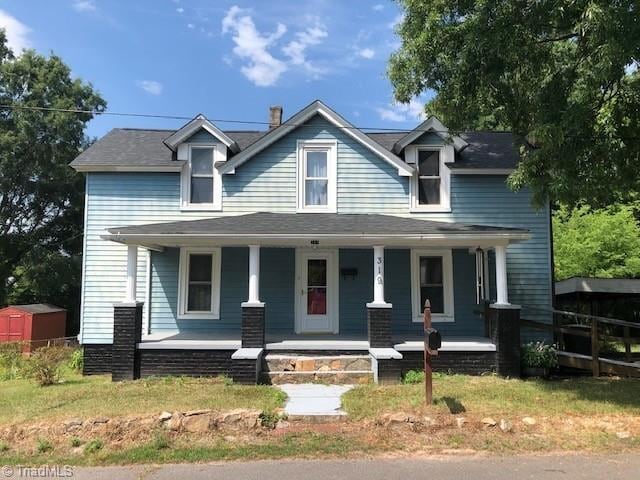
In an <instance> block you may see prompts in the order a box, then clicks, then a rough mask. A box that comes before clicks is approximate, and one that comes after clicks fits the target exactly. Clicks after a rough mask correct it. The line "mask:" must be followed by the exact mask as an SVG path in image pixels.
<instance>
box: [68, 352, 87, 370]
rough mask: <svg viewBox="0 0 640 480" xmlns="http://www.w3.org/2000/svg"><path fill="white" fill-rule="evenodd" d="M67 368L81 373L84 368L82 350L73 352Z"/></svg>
mask: <svg viewBox="0 0 640 480" xmlns="http://www.w3.org/2000/svg"><path fill="white" fill-rule="evenodd" d="M69 368H70V369H71V370H73V371H76V372H82V369H83V368H84V352H83V351H82V348H78V349H76V350H74V351H73V353H72V354H71V358H70V359H69Z"/></svg>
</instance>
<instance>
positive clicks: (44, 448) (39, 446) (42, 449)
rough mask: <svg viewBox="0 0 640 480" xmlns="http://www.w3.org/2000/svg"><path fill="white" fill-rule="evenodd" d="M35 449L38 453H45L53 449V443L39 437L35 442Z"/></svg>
mask: <svg viewBox="0 0 640 480" xmlns="http://www.w3.org/2000/svg"><path fill="white" fill-rule="evenodd" d="M36 450H37V451H38V453H47V452H50V451H51V450H53V443H51V442H50V441H49V440H47V439H46V438H39V439H38V440H37V443H36Z"/></svg>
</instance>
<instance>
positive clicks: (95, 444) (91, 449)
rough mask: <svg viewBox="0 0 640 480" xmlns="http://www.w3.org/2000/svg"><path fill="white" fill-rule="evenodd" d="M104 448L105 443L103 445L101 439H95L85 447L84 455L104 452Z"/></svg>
mask: <svg viewBox="0 0 640 480" xmlns="http://www.w3.org/2000/svg"><path fill="white" fill-rule="evenodd" d="M102 447H104V443H102V440H100V439H99V438H95V439H93V440H91V441H90V442H89V443H87V445H86V446H85V447H84V453H96V452H98V451H100V450H102Z"/></svg>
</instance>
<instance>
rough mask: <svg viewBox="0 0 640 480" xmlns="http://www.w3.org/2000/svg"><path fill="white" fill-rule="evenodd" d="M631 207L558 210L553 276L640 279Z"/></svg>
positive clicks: (639, 241) (638, 232)
mask: <svg viewBox="0 0 640 480" xmlns="http://www.w3.org/2000/svg"><path fill="white" fill-rule="evenodd" d="M634 210H635V209H634V208H633V207H630V206H614V207H608V208H605V209H601V210H591V209H590V208H589V207H586V206H583V207H579V208H576V209H573V210H570V209H567V208H561V209H559V210H558V211H557V212H556V213H555V215H554V218H553V242H554V257H555V258H554V260H555V269H556V270H555V271H556V279H557V280H564V279H565V278H570V277H575V276H581V277H601V278H623V277H631V278H640V222H638V220H637V219H636V217H635V215H634V213H635V212H634Z"/></svg>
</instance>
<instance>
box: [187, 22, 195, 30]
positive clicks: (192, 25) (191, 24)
mask: <svg viewBox="0 0 640 480" xmlns="http://www.w3.org/2000/svg"><path fill="white" fill-rule="evenodd" d="M187 28H190V29H192V30H193V29H194V28H196V26H195V25H194V24H193V23H187Z"/></svg>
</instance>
